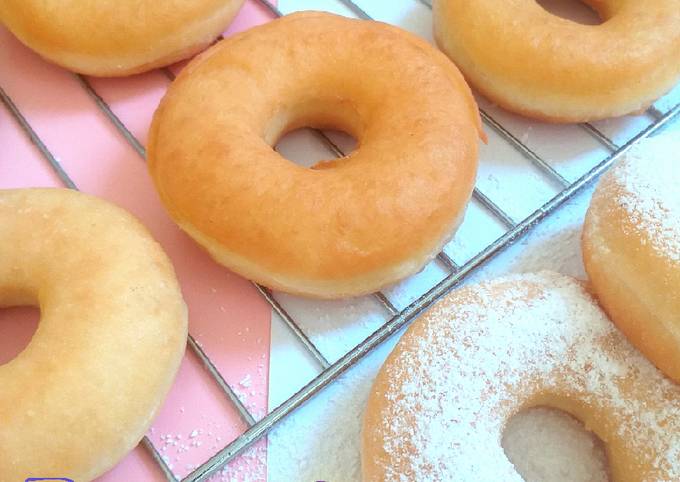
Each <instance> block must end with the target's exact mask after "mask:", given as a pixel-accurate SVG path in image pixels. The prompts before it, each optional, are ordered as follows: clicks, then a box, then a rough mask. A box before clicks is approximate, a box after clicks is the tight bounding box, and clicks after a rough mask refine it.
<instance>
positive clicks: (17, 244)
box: [0, 189, 187, 482]
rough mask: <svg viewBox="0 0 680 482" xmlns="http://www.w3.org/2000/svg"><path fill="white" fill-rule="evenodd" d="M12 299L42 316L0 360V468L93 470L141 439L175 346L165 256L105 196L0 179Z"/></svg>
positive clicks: (1, 288) (0, 258)
mask: <svg viewBox="0 0 680 482" xmlns="http://www.w3.org/2000/svg"><path fill="white" fill-rule="evenodd" d="M22 305H39V306H40V312H41V317H40V324H39V326H38V329H37V331H36V332H35V334H34V336H33V339H32V340H31V342H30V343H29V345H28V346H27V347H26V349H25V350H24V351H23V352H21V353H20V354H19V355H18V356H17V357H16V358H14V359H13V360H12V361H10V362H9V363H7V364H5V365H0V387H2V389H1V390H0V421H1V423H0V454H2V456H0V480H3V481H23V480H25V479H27V478H28V477H69V478H71V479H74V480H77V481H78V482H85V481H88V480H92V479H94V478H95V477H97V476H98V475H100V474H102V473H103V472H105V471H106V470H108V469H110V468H111V467H113V466H114V465H115V464H116V463H117V462H118V461H119V460H120V459H121V458H122V457H123V456H124V455H125V454H126V453H127V452H128V451H130V450H131V449H132V448H133V447H134V446H135V445H136V444H137V443H138V442H139V441H140V439H141V438H142V436H143V435H144V432H145V431H146V430H147V429H148V427H149V425H150V423H151V421H152V419H153V417H154V414H155V413H156V411H157V410H158V408H159V406H160V404H161V402H162V401H163V398H164V397H165V394H166V393H167V392H168V390H169V388H170V385H171V383H172V381H173V378H174V376H175V373H176V371H177V369H178V367H179V363H180V361H181V359H182V356H183V354H184V348H185V343H186V336H187V310H186V306H185V305H184V302H183V300H182V295H181V293H180V289H179V286H178V284H177V280H176V278H175V274H174V271H173V268H172V265H171V264H170V262H169V260H168V258H167V257H166V256H165V254H164V253H163V251H162V249H161V248H160V246H159V245H158V244H157V243H156V242H155V241H154V240H153V239H152V238H151V236H150V235H149V233H148V232H147V231H146V229H144V227H142V225H141V224H140V223H139V222H138V221H136V220H135V219H134V218H133V217H132V216H130V215H129V214H127V213H126V212H124V211H123V210H121V209H119V208H117V207H114V206H112V205H110V204H108V203H106V202H104V201H101V200H98V199H95V198H92V197H89V196H86V195H84V194H79V193H77V192H74V191H70V190H66V189H20V190H0V306H3V307H9V306H22Z"/></svg>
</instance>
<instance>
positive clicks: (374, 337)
mask: <svg viewBox="0 0 680 482" xmlns="http://www.w3.org/2000/svg"><path fill="white" fill-rule="evenodd" d="M257 1H259V2H260V3H261V4H262V5H263V6H264V7H266V8H267V9H268V10H269V11H270V12H271V13H272V14H273V15H274V16H275V17H279V16H281V15H282V13H281V12H280V11H279V10H278V9H277V8H276V7H275V6H274V5H273V4H271V3H270V2H269V1H268V0H257ZM338 1H339V2H341V3H342V4H344V5H345V6H346V7H347V8H349V10H350V11H352V12H353V13H354V14H355V15H356V16H357V17H359V18H362V19H366V20H371V19H372V18H371V17H370V16H369V15H368V14H367V13H366V12H365V11H364V10H363V9H362V8H361V7H359V6H358V5H357V4H355V3H354V2H353V1H352V0H338ZM417 1H418V2H420V3H421V4H423V5H425V6H426V7H428V8H431V4H430V2H429V1H428V0H417ZM161 71H162V73H163V74H164V75H165V76H166V77H167V78H168V79H169V80H173V79H174V77H175V76H174V74H173V72H172V71H171V70H169V69H167V68H164V69H161ZM74 75H75V76H76V78H77V80H78V82H79V83H80V85H81V86H82V88H83V89H84V90H85V91H86V92H87V94H88V95H89V96H90V97H91V98H92V100H93V101H94V103H95V104H96V105H97V107H98V108H99V109H100V110H101V111H102V112H103V113H104V115H105V116H106V117H107V118H108V119H109V120H110V122H111V123H112V124H113V125H114V126H115V128H116V129H117V131H118V132H119V133H120V134H121V135H122V136H123V138H124V139H125V140H126V141H127V142H128V143H129V144H130V145H131V146H132V147H133V148H134V150H135V151H136V152H137V153H138V154H139V156H140V157H141V158H142V159H145V158H146V151H145V149H144V146H143V145H142V144H141V143H140V142H139V140H138V139H137V138H136V137H135V136H134V135H133V134H132V132H131V131H130V130H129V129H128V128H127V127H126V126H125V124H124V123H123V122H122V121H121V120H120V118H118V116H116V114H115V113H114V112H113V111H112V109H111V108H110V107H109V105H108V104H107V103H106V101H105V100H104V99H103V98H102V97H101V96H100V95H99V94H98V93H97V92H96V91H95V89H94V88H93V87H92V85H91V84H90V82H89V81H88V80H87V78H86V77H84V76H82V75H77V74H74ZM0 101H2V103H3V104H4V105H5V107H6V108H7V109H8V110H9V112H10V113H11V114H12V116H13V117H14V118H15V119H16V121H17V122H18V124H19V125H20V127H21V128H22V129H23V130H24V132H25V133H26V135H27V136H28V137H29V138H30V140H31V141H32V142H33V144H35V145H36V147H37V148H38V149H39V151H40V152H41V154H42V155H43V156H44V158H45V159H46V161H47V162H48V163H49V164H50V166H51V167H52V169H53V170H54V171H55V173H56V174H57V176H58V177H59V178H60V180H61V181H62V182H63V184H64V185H65V186H66V187H68V188H70V189H78V188H77V186H76V184H75V183H74V181H73V180H72V179H71V178H70V177H69V175H68V173H67V172H66V171H65V170H64V169H63V167H62V166H61V165H60V163H59V161H58V160H57V159H56V157H55V156H54V155H53V154H52V153H51V152H50V151H49V149H48V148H47V146H46V145H45V144H44V142H43V141H42V140H41V139H40V137H39V136H38V134H37V133H36V131H35V130H34V129H33V127H32V126H31V125H30V124H29V122H28V121H27V119H26V118H25V117H24V116H23V114H22V113H21V111H20V110H19V108H18V107H17V105H16V104H15V103H14V102H13V101H12V99H11V98H10V97H9V96H8V95H7V93H6V92H5V91H4V90H3V89H2V87H1V86H0ZM679 112H680V103H679V104H677V105H675V106H674V107H672V108H671V109H669V110H668V111H667V112H661V111H659V110H658V109H656V108H655V107H651V108H649V109H648V111H647V113H648V114H649V115H651V116H652V117H653V118H654V122H653V123H652V124H651V125H649V126H648V127H646V128H645V129H643V130H642V131H640V132H639V133H638V134H637V135H635V136H634V137H633V138H632V139H630V140H629V141H628V142H627V143H625V144H624V145H621V146H619V145H617V144H616V143H614V142H613V141H612V140H611V139H609V138H608V137H607V136H606V135H605V134H603V133H602V132H601V131H599V130H598V129H597V128H595V127H594V126H592V125H591V124H582V125H581V127H582V128H583V129H584V130H585V131H586V132H587V133H588V134H590V135H591V136H592V137H593V138H595V139H596V140H597V141H598V142H599V143H600V144H601V145H603V146H604V147H605V148H606V149H607V150H608V152H609V156H607V157H606V158H605V159H604V160H602V161H601V162H600V163H599V164H597V165H596V166H595V167H593V168H592V169H591V170H589V171H588V172H586V173H585V174H583V175H582V176H581V177H580V178H578V179H577V180H575V181H573V182H570V181H568V180H567V179H565V178H564V177H563V176H562V175H561V174H560V173H559V172H557V171H556V170H555V169H554V168H553V167H552V166H551V165H550V164H549V163H548V162H546V161H545V160H544V159H543V158H541V157H540V156H539V155H538V154H536V153H535V152H534V151H533V150H532V149H531V148H530V147H528V146H527V145H526V144H524V143H523V142H522V141H520V140H519V139H517V138H516V137H515V136H514V135H513V134H512V133H511V132H510V131H509V130H507V129H506V128H505V127H503V126H502V125H501V124H500V123H499V122H497V121H496V120H495V119H494V118H493V117H492V116H491V115H489V114H488V113H487V112H485V111H483V110H482V111H481V116H482V120H483V122H484V123H485V124H486V125H487V126H488V127H490V128H491V129H493V130H494V131H496V133H498V134H499V135H500V136H501V137H502V138H503V139H504V140H505V141H507V142H508V143H509V144H510V145H511V146H513V147H514V148H515V149H516V150H517V151H518V152H519V153H521V154H522V156H524V157H525V158H526V159H527V160H529V161H530V162H531V163H532V164H533V165H534V166H535V167H536V168H538V170H539V171H540V172H541V173H542V174H543V176H545V178H546V179H547V180H549V181H551V182H553V183H555V184H556V185H557V186H559V187H560V189H561V190H560V191H559V193H558V194H556V195H555V196H554V197H553V198H552V199H550V200H549V201H548V202H546V203H545V204H544V205H543V206H541V207H540V208H538V209H537V210H536V211H534V212H533V213H532V214H530V215H529V216H527V217H526V218H525V219H523V220H521V221H519V222H516V221H515V220H514V219H513V218H512V217H511V216H510V215H509V214H507V213H506V212H505V211H504V210H503V209H502V208H501V207H500V206H498V205H497V204H496V203H494V202H493V201H492V200H491V199H490V198H489V197H487V196H486V195H485V194H484V193H483V192H482V191H480V190H479V189H477V188H476V189H475V191H474V193H473V196H474V198H475V199H476V200H477V201H479V203H480V204H481V205H482V206H484V208H486V209H487V210H488V212H489V213H490V214H491V215H492V216H493V217H495V218H496V219H497V220H498V221H500V222H501V223H502V224H503V225H504V226H505V227H506V229H507V230H506V231H505V233H504V234H503V235H502V236H500V237H499V238H498V239H496V241H494V242H493V243H491V244H489V245H488V246H486V247H485V248H484V249H483V250H481V251H480V252H479V253H477V254H476V255H475V256H474V257H472V258H471V259H470V260H469V261H467V262H466V263H465V264H464V265H462V266H458V265H457V264H456V263H455V262H454V261H453V259H451V257H450V256H449V255H448V254H446V253H444V252H441V253H439V255H438V256H437V259H438V260H439V261H440V262H441V263H442V264H443V265H444V266H445V267H446V269H447V270H448V275H447V276H446V277H445V278H444V279H443V280H441V281H440V282H439V283H437V284H435V285H434V286H432V287H431V288H430V290H429V291H427V292H426V293H425V294H423V295H422V296H420V297H419V298H418V299H416V300H415V301H413V302H412V303H410V304H409V305H408V306H407V307H405V308H404V309H403V310H399V309H398V308H397V307H395V306H394V304H392V302H391V301H390V300H389V299H388V298H387V297H386V296H385V295H384V294H383V293H375V294H374V295H373V296H374V298H375V299H376V300H377V301H378V302H379V303H380V305H381V306H382V307H383V308H384V310H385V311H386V313H387V314H389V315H390V316H391V318H390V319H389V320H388V321H387V322H386V323H384V324H383V325H382V326H380V327H379V328H378V329H377V330H376V331H375V332H373V333H372V334H371V335H370V336H368V337H367V338H366V339H364V340H363V341H362V342H361V343H359V344H358V345H356V346H355V347H354V348H353V349H351V350H350V351H348V352H347V353H345V354H344V355H343V356H342V357H341V358H340V359H338V360H337V361H336V362H335V363H332V364H331V363H330V362H329V361H328V360H327V359H326V357H325V356H324V355H323V354H322V353H321V351H320V350H319V348H318V347H317V346H316V345H315V344H314V343H313V342H312V341H311V340H310V338H309V337H308V336H307V335H306V334H305V332H304V330H302V328H301V327H300V326H299V325H298V323H297V322H296V321H295V320H294V319H293V317H292V316H291V315H290V314H289V313H288V312H287V311H286V310H285V309H284V307H283V306H281V304H280V303H279V302H278V301H277V300H276V298H275V297H274V296H273V295H272V293H271V291H270V290H269V289H267V288H265V287H263V286H260V285H257V284H255V287H256V288H257V290H258V291H259V292H260V294H261V295H262V297H263V298H264V299H265V300H266V301H267V302H268V303H269V304H270V305H271V307H272V309H273V310H274V312H275V313H277V314H278V315H279V316H280V317H281V319H282V320H283V321H284V323H285V324H286V326H287V327H288V328H289V329H290V331H291V332H292V333H293V335H294V336H295V337H296V338H297V339H298V340H299V341H300V342H301V343H302V345H303V346H304V347H305V349H306V350H307V351H308V352H309V354H310V355H311V356H312V357H313V358H314V359H315V360H316V362H317V363H318V364H319V366H320V367H321V368H322V371H321V373H320V374H319V375H317V376H316V377H315V378H314V379H312V380H311V381H310V382H309V383H307V384H306V385H305V386H304V387H302V388H301V389H300V390H299V391H297V392H296V393H295V394H294V395H293V396H291V397H290V398H289V399H288V400H286V401H285V402H283V403H282V404H281V405H279V406H278V407H276V408H274V409H273V410H271V411H270V412H269V414H267V415H266V416H265V417H263V418H262V419H260V420H258V421H256V420H255V418H254V417H253V415H252V414H251V413H250V412H249V411H248V409H247V408H246V407H245V406H244V405H243V403H242V402H241V401H240V400H239V398H238V396H237V395H236V393H235V391H234V389H233V388H232V387H231V386H229V384H228V383H227V382H226V381H225V379H224V378H223V377H222V375H221V374H220V372H219V370H218V369H217V367H216V366H215V365H214V363H213V362H212V361H211V359H210V358H209V357H208V355H207V354H206V353H205V352H204V351H203V349H202V348H201V347H200V345H199V344H198V343H197V342H196V340H195V339H194V338H193V337H192V336H191V335H189V339H188V346H189V348H190V350H191V351H192V352H193V353H194V354H195V355H196V356H197V357H198V359H199V360H200V361H201V363H202V364H203V366H204V368H205V369H206V371H207V372H208V374H209V375H210V376H211V378H212V379H213V380H214V382H215V383H216V384H217V386H218V387H219V388H220V389H221V390H222V393H223V394H224V396H226V397H227V398H228V399H229V400H230V401H231V403H232V404H233V406H234V407H235V408H236V410H237V411H238V413H239V414H240V416H241V418H242V419H243V421H244V422H245V423H246V425H247V427H248V428H247V430H246V431H245V432H244V433H243V434H241V435H240V436H239V437H237V438H236V439H234V440H233V441H232V442H230V443H229V444H227V445H226V446H224V447H223V448H222V449H221V450H220V451H219V452H217V453H216V454H215V455H214V456H213V457H211V458H210V459H209V460H208V461H206V462H205V463H204V464H202V465H201V466H199V467H198V468H196V469H195V470H194V471H193V472H192V473H190V474H189V475H188V476H187V477H185V478H184V479H182V481H181V482H194V481H203V480H206V479H207V478H208V477H210V476H211V475H212V474H214V473H215V472H216V471H217V470H218V469H219V468H220V467H222V466H223V465H224V464H226V463H228V462H230V461H231V460H233V459H234V458H235V457H236V456H238V455H239V454H240V453H241V452H243V451H244V450H245V449H247V448H248V447H250V446H251V445H252V444H253V443H255V442H256V441H257V440H259V439H260V438H261V437H262V436H263V435H265V434H266V433H267V432H268V431H269V430H271V429H272V428H273V427H274V426H275V425H276V424H277V423H279V422H280V421H281V420H282V419H283V418H284V417H286V416H287V415H288V414H290V413H291V412H292V411H294V410H295V409H297V408H298V407H300V406H301V405H302V404H303V403H304V402H305V401H307V400H308V399H310V398H311V397H313V396H314V395H315V394H317V393H318V392H319V391H321V390H322V389H323V388H324V387H326V386H327V385H329V384H330V383H332V382H333V381H334V380H335V379H337V378H338V377H339V376H340V375H341V374H342V373H343V372H345V371H346V370H347V369H349V368H350V367H352V366H353V365H355V364H356V363H357V362H358V361H360V360H361V359H362V358H363V357H364V356H365V355H367V354H368V353H370V352H371V351H372V350H373V349H374V348H376V347H377V346H378V345H379V344H380V343H382V342H383V341H385V340H386V339H387V338H389V337H390V336H391V335H392V334H394V333H395V332H397V331H398V330H400V329H401V328H402V327H404V326H405V325H406V324H408V323H409V322H410V321H412V320H413V319H414V318H416V317H417V316H418V315H419V314H420V313H421V312H422V311H423V310H425V309H426V308H428V307H429V306H430V305H431V304H432V303H434V302H435V301H436V300H437V299H439V298H440V297H441V296H443V295H444V294H446V293H447V292H448V291H450V290H451V289H452V288H454V287H455V286H456V285H457V284H459V283H460V282H461V281H463V280H464V279H465V278H466V277H467V276H468V275H470V274H471V273H472V272H473V271H475V270H476V269H478V268H479V267H480V266H481V265H483V264H484V263H485V262H487V261H488V260H490V259H491V258H493V257H494V256H496V255H497V254H499V253H500V252H501V251H503V250H504V249H506V248H508V247H509V246H510V245H512V244H513V243H514V242H515V241H516V240H517V239H518V238H520V237H522V236H523V235H524V234H526V233H527V232H528V231H529V230H531V229H532V228H533V227H534V226H535V225H536V224H538V223H540V222H541V221H542V220H543V219H545V218H546V217H547V216H549V215H550V214H551V213H552V212H554V211H555V210H557V209H558V208H559V207H560V206H561V205H562V204H564V203H565V202H566V201H567V200H569V199H570V198H572V197H573V196H574V195H576V194H577V193H578V192H579V191H581V190H582V189H583V188H585V187H586V186H588V185H589V184H590V183H591V182H592V181H594V180H595V179H597V178H598V177H599V176H600V175H601V174H602V173H603V172H604V171H606V170H607V169H608V168H609V167H610V166H611V165H612V163H614V162H615V161H616V159H618V158H619V157H620V156H622V155H623V154H624V153H625V152H626V151H628V150H629V149H630V148H631V147H632V146H633V145H634V144H636V143H637V142H638V141H639V140H640V139H642V138H644V137H646V136H648V135H650V134H651V133H653V132H654V131H656V130H658V129H660V128H661V127H662V126H663V125H665V124H666V123H667V122H668V121H669V120H671V119H672V118H673V117H674V116H676V115H677V114H678V113H679ZM315 133H316V135H318V136H319V137H320V138H321V139H322V140H323V141H324V142H325V143H326V145H327V146H328V147H329V148H330V149H331V151H332V152H334V153H335V154H336V155H337V156H338V157H341V156H343V155H344V153H343V152H342V150H341V149H340V148H339V147H338V146H337V145H336V144H335V143H334V142H333V141H332V140H331V139H330V138H329V137H327V136H326V135H325V134H324V133H323V132H321V131H315ZM141 444H142V445H143V446H144V447H145V448H146V449H147V450H148V451H149V453H150V454H151V456H152V458H153V460H154V461H155V462H156V463H157V464H158V466H159V468H160V469H161V471H162V472H163V474H164V476H165V477H166V479H167V480H168V481H171V482H179V481H178V479H177V478H176V477H175V475H174V474H173V473H172V471H171V470H170V468H169V467H168V465H167V464H166V463H165V461H164V460H163V459H162V457H161V455H160V453H159V452H158V450H157V449H156V447H155V446H154V445H153V443H152V442H151V441H150V440H149V439H148V438H147V437H144V438H143V439H142V442H141Z"/></svg>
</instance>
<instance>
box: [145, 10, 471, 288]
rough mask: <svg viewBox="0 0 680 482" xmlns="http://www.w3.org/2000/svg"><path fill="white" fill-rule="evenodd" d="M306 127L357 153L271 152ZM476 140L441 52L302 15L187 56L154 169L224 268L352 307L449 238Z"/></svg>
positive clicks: (160, 186)
mask: <svg viewBox="0 0 680 482" xmlns="http://www.w3.org/2000/svg"><path fill="white" fill-rule="evenodd" d="M348 66H351V68H348ZM303 126H312V127H317V128H323V129H326V128H328V129H337V130H344V131H346V132H348V133H350V134H352V135H353V136H354V137H355V138H356V139H357V140H358V143H359V146H358V148H357V150H356V151H355V152H353V153H352V154H350V155H349V156H346V157H344V158H341V159H338V160H333V161H325V162H322V163H320V164H319V165H317V166H315V167H313V168H311V169H306V168H304V167H301V166H299V165H297V164H294V163H293V162H290V161H288V160H286V159H284V158H283V157H281V156H280V155H279V154H278V153H276V152H275V151H274V150H273V148H272V146H274V145H276V143H277V140H278V139H279V138H281V137H282V136H283V135H284V134H285V133H287V132H289V131H291V130H294V129H297V128H299V127H303ZM480 132H481V130H480V121H479V114H478V111H477V106H476V103H475V101H474V99H473V98H472V96H471V94H470V91H469V89H468V87H467V85H466V84H465V81H464V80H463V78H462V76H461V75H460V74H459V72H458V71H457V70H456V68H455V67H454V66H453V65H452V64H451V63H450V62H449V61H448V59H446V57H445V56H443V55H442V54H440V53H439V52H438V51H437V50H436V49H434V48H432V47H431V46H429V45H428V44H426V43H425V42H424V41H422V40H418V39H417V38H416V37H415V36H413V35H411V34H409V33H406V32H404V31H402V30H399V29H397V28H396V27H390V26H387V25H385V24H381V23H377V22H369V21H360V20H352V19H348V18H345V17H339V16H335V15H331V14H327V13H316V12H306V13H301V14H293V15H290V16H287V17H283V18H281V19H278V20H275V21H273V22H270V23H268V24H265V25H262V26H259V27H256V28H254V29H252V30H250V31H248V32H245V33H243V34H240V35H237V36H235V37H233V38H230V39H228V40H225V41H224V42H220V43H219V44H218V45H216V46H214V47H212V48H211V49H210V50H208V51H207V52H205V53H204V54H203V55H201V56H199V57H198V58H197V59H195V60H194V61H192V63H191V64H190V65H189V66H188V67H187V68H186V69H185V70H184V71H183V72H182V73H181V75H180V76H179V77H178V78H177V80H176V81H175V82H174V83H173V84H172V86H171V87H170V89H169V91H168V93H167V95H166V96H165V98H164V99H163V101H162V102H161V105H160V107H159V108H158V110H157V112H156V114H155V116H154V119H153V123H152V126H151V131H150V134H149V146H148V151H149V169H150V172H151V175H152V177H153V179H154V182H155V185H156V188H157V190H158V192H159V194H160V197H161V200H162V201H163V203H164V204H165V206H166V208H167V209H168V211H169V212H170V215H171V216H172V217H173V219H174V220H175V221H176V222H177V223H178V224H179V225H180V227H181V228H182V229H183V230H185V231H186V232H187V233H189V235H190V236H192V237H193V238H194V239H195V240H196V241H197V242H198V243H200V244H201V245H203V247H204V248H206V249H207V250H208V251H209V252H210V254H211V255H212V256H213V257H214V258H215V259H216V260H217V261H218V262H219V263H221V264H223V265H224V266H226V267H228V268H230V269H232V270H233V271H236V272H237V273H240V274H241V275H243V276H245V277H247V278H249V279H252V280H255V281H257V282H259V283H262V284H264V285H266V286H269V287H271V288H276V289H280V290H284V291H288V292H292V293H298V294H304V295H308V296H315V297H323V298H334V297H343V296H351V295H360V294H364V293H368V292H372V291H375V290H377V289H379V288H381V287H382V286H384V285H387V284H389V283H392V282H394V281H396V280H399V279H401V278H404V277H406V276H408V275H410V274H412V273H415V272H417V271H418V270H420V269H421V268H422V266H423V265H424V264H425V263H426V262H427V261H428V260H430V259H431V258H433V257H434V256H435V255H436V253H437V252H439V250H440V249H441V248H442V246H443V245H444V244H445V243H446V242H447V241H448V240H449V239H450V238H451V236H452V235H453V232H454V231H455V230H456V228H457V226H458V224H459V223H460V222H461V220H462V218H463V214H464V210H465V207H466V205H467V202H468V200H469V198H470V195H471V193H472V188H473V183H474V179H475V173H476V167H477V150H478V146H477V143H478V138H479V136H480Z"/></svg>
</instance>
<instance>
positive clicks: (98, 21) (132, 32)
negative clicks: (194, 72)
mask: <svg viewBox="0 0 680 482" xmlns="http://www.w3.org/2000/svg"><path fill="white" fill-rule="evenodd" d="M243 1H244V0H191V1H180V2H167V1H162V0H79V1H70V2H64V1H63V0H2V1H0V22H2V23H4V24H5V25H6V26H7V28H8V29H9V30H11V31H12V33H14V35H16V36H17V38H18V39H19V40H21V41H22V42H23V43H25V44H26V45H27V46H28V47H30V48H31V49H33V50H35V51H36V52H37V53H39V54H40V55H42V56H43V57H45V58H46V59H48V60H50V61H51V62H54V63H55V64H58V65H61V66H62V67H65V68H67V69H69V70H73V71H74V72H80V73H82V74H88V75H96V76H123V75H130V74H136V73H139V72H144V71H147V70H151V69H153V68H156V67H161V66H164V65H169V64H171V63H173V62H177V61H178V60H182V59H185V58H187V57H190V56H191V55H193V54H195V53H197V52H199V51H201V50H203V49H204V48H205V47H207V46H208V45H209V44H210V43H211V42H212V41H213V40H215V38H217V36H218V35H219V34H220V33H221V32H222V31H224V29H225V28H226V27H227V25H229V22H231V20H232V19H233V18H234V16H235V15H236V13H237V12H238V10H239V8H241V5H242V4H243Z"/></svg>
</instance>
